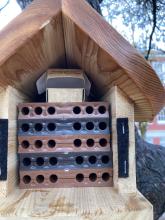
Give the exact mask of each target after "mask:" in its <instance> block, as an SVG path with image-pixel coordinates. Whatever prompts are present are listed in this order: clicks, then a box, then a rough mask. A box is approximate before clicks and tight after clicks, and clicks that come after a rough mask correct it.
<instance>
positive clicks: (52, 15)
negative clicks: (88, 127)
mask: <svg viewBox="0 0 165 220" xmlns="http://www.w3.org/2000/svg"><path fill="white" fill-rule="evenodd" d="M0 43H1V48H0V54H1V57H0V85H1V86H3V87H5V86H7V85H12V86H14V87H16V88H18V89H19V90H22V91H25V92H26V93H27V94H31V95H33V93H34V91H35V81H36V79H38V77H39V76H40V75H41V74H42V73H43V72H44V71H46V70H47V68H48V67H54V68H62V67H67V68H82V69H83V70H84V71H85V72H86V74H87V75H88V76H89V77H90V78H91V80H92V81H93V83H94V86H95V91H96V93H97V94H98V95H100V94H101V95H103V94H105V93H106V92H107V91H108V90H109V89H110V88H111V87H112V86H113V85H117V86H118V87H119V88H120V89H121V90H122V91H123V92H124V93H125V94H126V95H127V96H128V97H129V98H130V99H131V100H132V101H133V102H134V103H135V120H136V121H140V120H141V121H144V120H152V119H153V117H154V116H155V115H156V113H158V112H159V110H160V109H161V108H162V106H163V105H164V104H165V90H164V88H163V86H162V85H161V83H160V80H159V79H158V77H157V76H156V74H155V72H154V71H153V69H152V68H151V66H150V65H149V63H147V62H146V61H145V60H144V58H143V57H142V56H141V55H140V54H138V52H137V51H136V49H134V48H133V47H132V46H131V45H130V44H129V43H128V42H127V41H126V40H125V39H124V38H123V37H121V35H120V34H119V33H117V31H115V30H114V29H113V28H112V27H111V26H110V25H109V24H108V23H107V22H106V21H105V20H104V19H103V18H102V17H101V16H100V15H99V14H97V13H96V12H95V11H94V10H93V9H92V8H91V7H90V6H89V5H88V3H86V2H85V1H82V0H76V1H72V0H47V1H45V0H36V1H34V3H32V4H31V6H29V7H28V8H27V9H26V10H25V11H24V12H23V13H22V14H21V15H19V16H18V17H17V18H15V19H14V20H13V21H12V22H11V23H10V24H9V25H8V26H7V27H6V28H5V29H4V30H3V31H1V33H0Z"/></svg>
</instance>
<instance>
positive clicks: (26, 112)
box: [21, 107, 30, 115]
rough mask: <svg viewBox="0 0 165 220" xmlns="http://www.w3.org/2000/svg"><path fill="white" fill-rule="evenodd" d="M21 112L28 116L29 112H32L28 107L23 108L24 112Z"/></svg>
mask: <svg viewBox="0 0 165 220" xmlns="http://www.w3.org/2000/svg"><path fill="white" fill-rule="evenodd" d="M21 112H22V114H23V115H28V114H29V112H30V110H29V108H28V107H23V108H22V110H21Z"/></svg>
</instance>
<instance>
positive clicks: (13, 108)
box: [0, 86, 28, 198]
mask: <svg viewBox="0 0 165 220" xmlns="http://www.w3.org/2000/svg"><path fill="white" fill-rule="evenodd" d="M1 91H2V92H1V93H0V102H1V101H2V103H3V105H2V106H3V107H2V110H3V111H1V112H0V118H6V119H8V158H7V169H8V171H7V180H6V181H0V198H2V197H6V196H7V195H9V193H10V192H11V191H13V189H15V187H16V182H17V173H16V171H17V104H18V103H20V102H24V101H27V100H28V98H27V97H26V96H25V95H23V94H21V93H20V92H18V91H16V90H15V89H14V88H12V87H10V86H9V87H8V88H7V89H5V90H1Z"/></svg>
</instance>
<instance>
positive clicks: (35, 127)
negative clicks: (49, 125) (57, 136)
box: [34, 123, 43, 132]
mask: <svg viewBox="0 0 165 220" xmlns="http://www.w3.org/2000/svg"><path fill="white" fill-rule="evenodd" d="M34 129H35V130H36V131H37V132H40V131H42V129H43V126H42V124H41V123H37V124H35V126H34Z"/></svg>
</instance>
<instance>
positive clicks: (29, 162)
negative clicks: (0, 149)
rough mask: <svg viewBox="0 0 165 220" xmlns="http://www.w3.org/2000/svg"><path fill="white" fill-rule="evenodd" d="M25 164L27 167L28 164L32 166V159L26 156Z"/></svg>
mask: <svg viewBox="0 0 165 220" xmlns="http://www.w3.org/2000/svg"><path fill="white" fill-rule="evenodd" d="M23 165H24V166H25V167H28V166H30V165H31V159H30V158H28V157H27V158H24V159H23Z"/></svg>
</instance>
